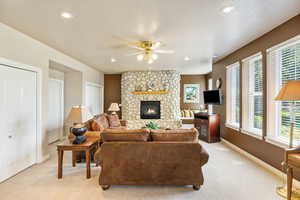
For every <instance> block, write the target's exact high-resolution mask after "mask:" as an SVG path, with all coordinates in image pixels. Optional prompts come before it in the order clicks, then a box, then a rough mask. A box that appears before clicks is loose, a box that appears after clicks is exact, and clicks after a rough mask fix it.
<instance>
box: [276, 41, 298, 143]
mask: <svg viewBox="0 0 300 200" xmlns="http://www.w3.org/2000/svg"><path fill="white" fill-rule="evenodd" d="M279 56H280V82H281V85H283V84H285V83H286V82H287V81H290V80H300V42H298V43H296V44H293V45H290V46H287V47H285V48H283V49H281V50H280V52H279ZM291 104H295V112H296V119H295V130H294V134H295V138H296V139H300V102H287V101H284V102H282V103H281V108H280V118H281V122H280V125H281V129H280V135H281V136H284V137H287V136H288V134H289V130H290V123H291V110H290V105H291Z"/></svg>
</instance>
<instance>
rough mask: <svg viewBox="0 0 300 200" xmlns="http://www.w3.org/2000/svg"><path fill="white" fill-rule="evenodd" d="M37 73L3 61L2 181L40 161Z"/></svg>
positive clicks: (0, 78)
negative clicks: (37, 128)
mask: <svg viewBox="0 0 300 200" xmlns="http://www.w3.org/2000/svg"><path fill="white" fill-rule="evenodd" d="M36 97H37V94H36V73H35V72H31V71H25V70H21V69H17V68H12V67H8V66H4V65H1V64H0V116H1V120H0V130H1V145H0V146H1V147H0V159H1V162H0V163H1V164H0V182H1V181H3V180H5V179H7V178H9V177H11V176H13V175H15V174H16V173H18V172H20V171H21V170H24V169H25V168H27V167H29V166H31V165H33V164H34V163H35V162H36V151H37V144H36V140H37V138H36V133H37V131H36V111H37V102H36Z"/></svg>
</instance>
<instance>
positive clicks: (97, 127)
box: [90, 120, 104, 131]
mask: <svg viewBox="0 0 300 200" xmlns="http://www.w3.org/2000/svg"><path fill="white" fill-rule="evenodd" d="M90 127H91V131H101V130H103V129H104V128H103V127H102V126H101V124H99V122H97V121H96V120H91V122H90Z"/></svg>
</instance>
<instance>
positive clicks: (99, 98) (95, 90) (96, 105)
mask: <svg viewBox="0 0 300 200" xmlns="http://www.w3.org/2000/svg"><path fill="white" fill-rule="evenodd" d="M86 106H87V107H88V108H89V110H90V112H91V114H92V115H98V114H101V113H103V87H102V86H101V85H98V84H93V83H87V84H86Z"/></svg>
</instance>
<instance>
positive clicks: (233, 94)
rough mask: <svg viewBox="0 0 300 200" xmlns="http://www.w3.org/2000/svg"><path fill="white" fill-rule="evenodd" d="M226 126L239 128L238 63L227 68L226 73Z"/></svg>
mask: <svg viewBox="0 0 300 200" xmlns="http://www.w3.org/2000/svg"><path fill="white" fill-rule="evenodd" d="M226 94H227V95H226V124H227V125H229V126H233V127H235V128H239V126H240V66H239V63H235V64H232V65H230V66H228V67H227V71H226Z"/></svg>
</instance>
